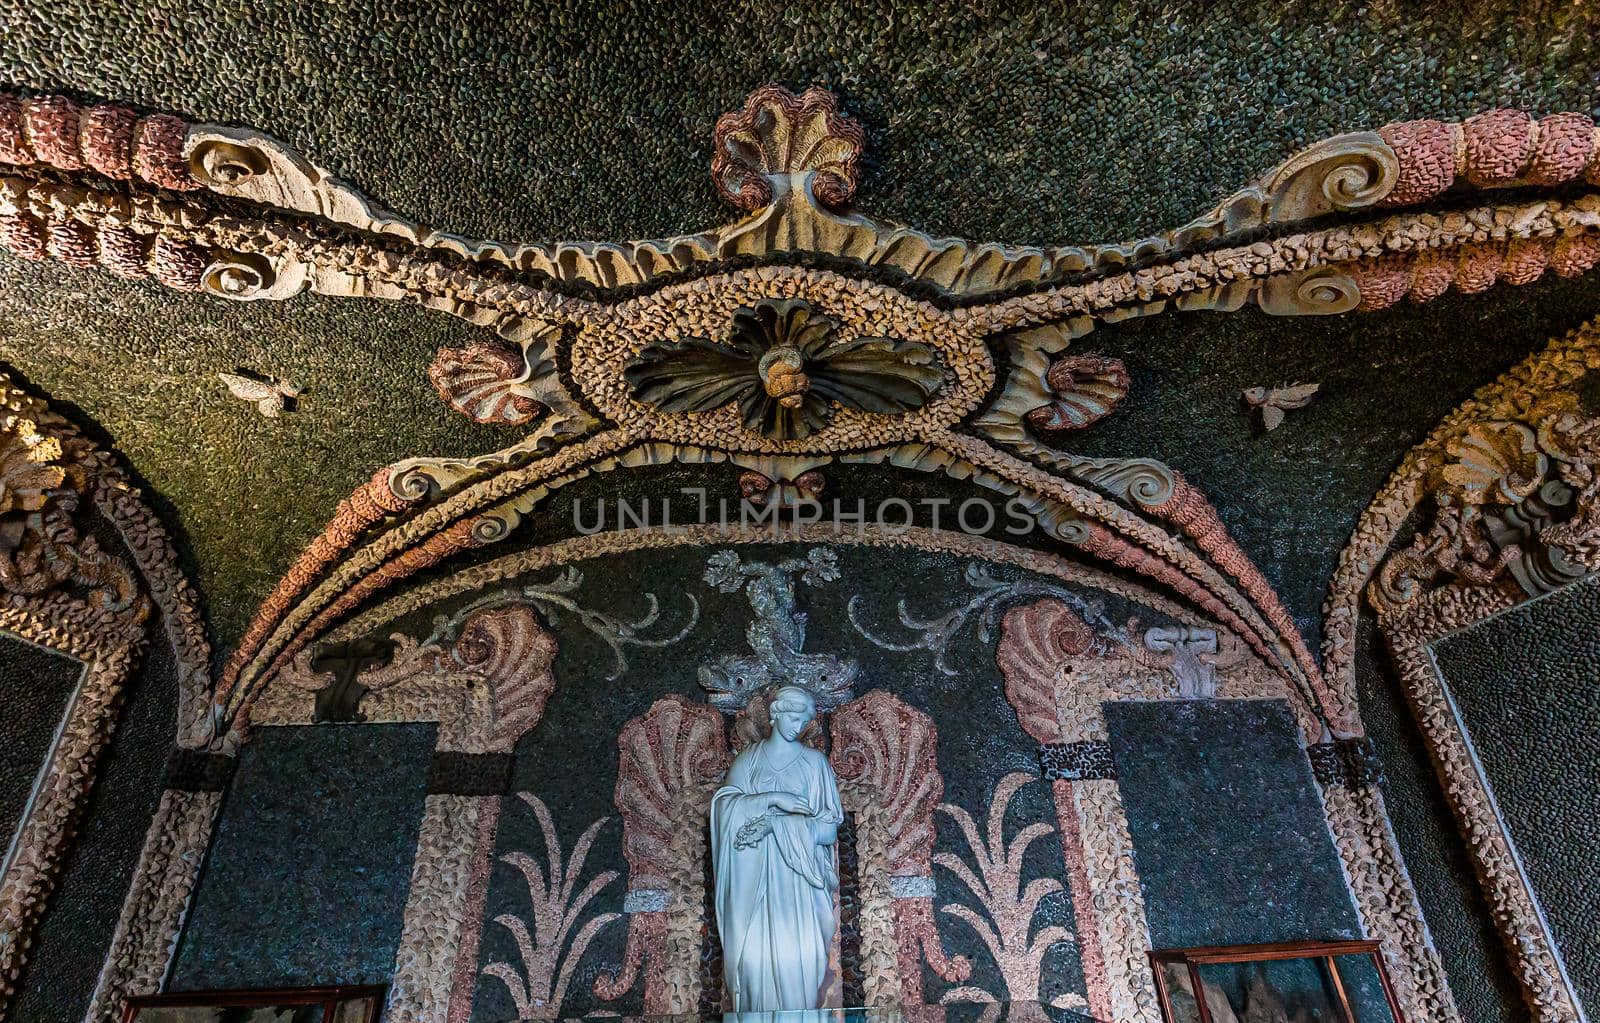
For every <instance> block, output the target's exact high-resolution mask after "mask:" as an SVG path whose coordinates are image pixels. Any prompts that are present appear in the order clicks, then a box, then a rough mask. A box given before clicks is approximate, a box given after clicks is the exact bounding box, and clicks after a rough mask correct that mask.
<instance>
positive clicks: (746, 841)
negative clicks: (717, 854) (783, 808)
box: [733, 814, 772, 849]
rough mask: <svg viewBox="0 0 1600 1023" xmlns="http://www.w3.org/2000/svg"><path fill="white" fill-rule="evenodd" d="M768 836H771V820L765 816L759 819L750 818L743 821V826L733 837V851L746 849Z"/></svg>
mask: <svg viewBox="0 0 1600 1023" xmlns="http://www.w3.org/2000/svg"><path fill="white" fill-rule="evenodd" d="M770 834H772V818H770V817H768V816H767V815H766V814H762V815H761V816H760V817H752V818H750V819H749V820H747V821H745V822H744V826H743V827H741V828H740V829H739V833H738V834H736V835H734V836H733V847H734V848H735V849H748V848H750V847H751V846H753V845H755V844H756V843H758V842H760V841H761V840H762V839H763V838H766V837H767V836H768V835H770Z"/></svg>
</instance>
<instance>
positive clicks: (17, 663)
mask: <svg viewBox="0 0 1600 1023" xmlns="http://www.w3.org/2000/svg"><path fill="white" fill-rule="evenodd" d="M82 677H83V664H82V663H81V662H79V661H76V660H73V659H72V658H70V657H67V656H64V655H62V654H58V653H55V652H54V651H51V650H46V649H44V648H43V647H38V646H34V645H33V644H32V643H28V642H26V641H24V640H22V639H19V638H17V637H16V636H13V635H11V634H10V633H5V632H0V836H3V837H4V840H5V841H6V842H8V843H9V842H10V841H11V836H12V835H14V834H16V831H17V825H18V823H20V822H21V820H22V814H23V812H24V811H25V809H26V808H27V805H28V798H29V796H30V794H31V793H32V792H33V786H34V783H35V781H36V780H37V779H38V777H39V768H40V767H41V766H42V765H43V764H44V760H45V757H46V755H48V754H49V752H50V750H51V748H52V747H53V746H54V745H55V736H56V731H57V729H59V728H60V727H61V717H62V715H63V714H65V713H66V710H67V705H68V702H69V701H70V700H71V699H72V693H73V690H75V689H76V688H77V687H78V681H79V679H81V678H82Z"/></svg>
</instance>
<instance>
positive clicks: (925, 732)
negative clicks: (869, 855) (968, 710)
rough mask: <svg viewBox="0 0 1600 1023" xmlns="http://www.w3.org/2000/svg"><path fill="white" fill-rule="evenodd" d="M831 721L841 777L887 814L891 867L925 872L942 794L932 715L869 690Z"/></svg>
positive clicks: (835, 712)
mask: <svg viewBox="0 0 1600 1023" xmlns="http://www.w3.org/2000/svg"><path fill="white" fill-rule="evenodd" d="M831 725H832V729H833V764H834V768H835V770H837V771H838V774H839V778H840V780H842V781H846V782H855V783H857V784H861V785H864V786H866V787H867V788H868V789H870V790H871V791H872V792H874V793H876V794H877V796H878V798H879V800H880V801H881V802H882V804H883V807H884V809H885V810H886V811H887V812H888V816H889V819H888V822H887V823H888V829H889V856H888V859H889V868H890V870H891V871H893V872H894V873H896V874H927V873H928V872H929V869H930V866H929V864H930V862H931V860H932V857H933V837H934V832H933V808H934V807H936V806H938V805H939V800H940V799H941V798H942V797H943V796H944V779H943V778H942V777H941V776H940V774H939V757H938V741H939V735H938V731H937V730H936V729H935V728H934V724H933V719H932V718H930V717H928V715H926V714H924V713H922V712H921V711H919V710H917V709H915V708H913V707H910V706H907V705H906V704H905V703H904V702H902V701H901V700H900V699H899V698H897V697H895V696H894V695H892V694H890V693H888V692H885V691H884V690H882V689H874V690H873V691H872V692H870V693H868V694H867V695H865V696H863V697H861V698H860V699H859V700H852V701H851V702H849V703H847V704H845V705H844V706H843V707H840V708H839V709H838V710H836V711H834V712H833V720H832V722H831Z"/></svg>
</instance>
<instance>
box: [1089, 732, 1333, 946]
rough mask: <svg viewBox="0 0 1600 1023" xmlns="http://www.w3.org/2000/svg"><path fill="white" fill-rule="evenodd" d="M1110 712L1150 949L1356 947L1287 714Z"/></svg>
mask: <svg viewBox="0 0 1600 1023" xmlns="http://www.w3.org/2000/svg"><path fill="white" fill-rule="evenodd" d="M1105 713H1106V726H1107V728H1108V730H1109V731H1110V735H1111V748H1112V752H1113V754H1114V756H1115V758H1116V762H1117V778H1118V786H1119V787H1120V788H1121V791H1122V802H1123V806H1124V807H1125V808H1126V811H1127V815H1128V827H1129V830H1130V831H1131V832H1132V835H1133V849H1134V859H1135V861H1136V862H1137V864H1138V867H1139V880H1140V883H1141V885H1142V886H1143V888H1144V894H1145V913H1146V915H1147V917H1148V920H1149V924H1150V936H1151V941H1152V942H1153V943H1154V945H1155V947H1156V948H1181V947H1187V946H1193V945H1236V944H1256V943H1260V942H1274V941H1301V940H1333V939H1344V938H1357V937H1360V933H1359V931H1360V925H1359V922H1358V921H1357V918H1356V912H1355V907H1354V905H1353V904H1352V902H1351V899H1350V892H1349V889H1348V888H1347V887H1346V885H1345V881H1344V875H1343V872H1342V870H1341V868H1340V866H1339V859H1338V854H1337V853H1336V852H1335V851H1334V848H1333V838H1332V836H1331V835H1330V834H1329V833H1328V827H1327V823H1326V821H1325V819H1324V817H1323V815H1322V806H1321V801H1320V798H1319V797H1318V795H1317V789H1316V782H1315V780H1314V779H1313V778H1312V776H1311V765H1310V762H1309V761H1308V760H1307V759H1306V756H1305V751H1304V749H1303V748H1302V747H1301V746H1300V742H1299V737H1298V734H1297V729H1296V727H1295V722H1294V717H1293V715H1292V714H1291V712H1290V710H1289V706H1288V704H1286V703H1284V702H1283V701H1281V700H1190V701H1172V702H1123V703H1108V704H1106V705H1105Z"/></svg>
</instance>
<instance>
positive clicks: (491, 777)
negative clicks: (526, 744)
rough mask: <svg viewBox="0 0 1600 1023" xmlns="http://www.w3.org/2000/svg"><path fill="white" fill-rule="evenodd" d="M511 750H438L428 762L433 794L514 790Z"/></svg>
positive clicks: (498, 793)
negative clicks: (512, 784)
mask: <svg viewBox="0 0 1600 1023" xmlns="http://www.w3.org/2000/svg"><path fill="white" fill-rule="evenodd" d="M515 766H516V756H515V755H514V754H511V753H456V752H443V753H435V754H434V755H433V761H432V763H430V764H429V765H428V795H430V796H435V795H438V796H503V795H505V794H506V793H507V792H510V791H511V772H512V770H513V769H514V768H515Z"/></svg>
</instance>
